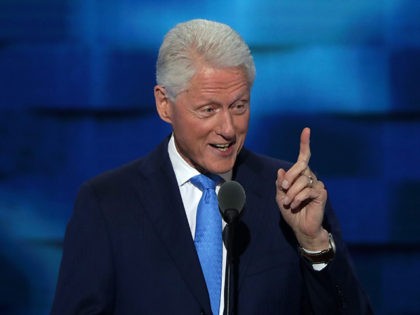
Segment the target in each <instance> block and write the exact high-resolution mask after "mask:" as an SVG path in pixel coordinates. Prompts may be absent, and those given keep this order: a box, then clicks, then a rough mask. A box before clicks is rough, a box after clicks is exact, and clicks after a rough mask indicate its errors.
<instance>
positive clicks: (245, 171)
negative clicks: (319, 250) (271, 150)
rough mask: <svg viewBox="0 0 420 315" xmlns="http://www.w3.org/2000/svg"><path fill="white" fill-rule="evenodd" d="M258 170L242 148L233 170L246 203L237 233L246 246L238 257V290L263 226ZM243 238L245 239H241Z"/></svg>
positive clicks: (261, 196) (264, 201)
mask: <svg viewBox="0 0 420 315" xmlns="http://www.w3.org/2000/svg"><path fill="white" fill-rule="evenodd" d="M260 171H261V170H260V169H259V165H258V163H255V161H251V158H249V152H248V151H247V150H246V149H243V150H242V151H241V153H240V154H239V156H238V160H237V163H236V167H235V170H234V180H236V181H238V182H239V183H240V184H241V185H242V186H243V187H244V190H245V192H246V204H245V207H244V210H243V215H242V217H241V222H242V223H241V225H242V228H241V229H240V230H241V232H239V233H242V235H241V236H240V239H241V240H240V243H247V246H243V245H242V246H243V247H244V249H243V250H242V253H240V257H239V260H240V263H239V270H238V278H239V279H238V282H237V283H238V290H240V287H241V284H242V282H243V280H244V275H245V272H246V269H247V268H248V265H249V262H250V261H252V260H253V259H255V255H256V253H255V249H256V248H257V247H258V245H256V244H255V243H256V239H258V234H259V233H260V232H261V229H262V228H263V224H262V222H264V211H259V210H260V209H262V208H264V204H266V202H267V200H265V199H264V196H263V194H262V193H261V189H260V185H261V183H260V181H261V178H260V177H259V176H258V174H259V173H260ZM248 233H249V234H248ZM243 238H245V239H246V240H243Z"/></svg>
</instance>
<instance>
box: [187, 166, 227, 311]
mask: <svg viewBox="0 0 420 315" xmlns="http://www.w3.org/2000/svg"><path fill="white" fill-rule="evenodd" d="M216 181H217V178H215V179H214V180H213V179H211V178H209V177H207V176H206V175H203V174H200V175H197V176H194V177H193V178H191V182H192V184H193V185H194V186H196V187H197V188H198V189H200V190H201V191H202V192H203V195H202V196H201V199H200V202H199V203H198V208H197V221H196V228H195V237H194V244H195V248H196V250H197V254H198V257H199V259H200V264H201V269H202V270H203V273H204V278H205V280H206V284H207V290H208V291H209V295H210V303H211V309H212V312H213V314H219V307H220V292H221V291H220V290H221V283H222V246H223V245H222V219H221V215H220V213H219V206H218V202H217V196H216V191H215V187H216V185H217V182H216Z"/></svg>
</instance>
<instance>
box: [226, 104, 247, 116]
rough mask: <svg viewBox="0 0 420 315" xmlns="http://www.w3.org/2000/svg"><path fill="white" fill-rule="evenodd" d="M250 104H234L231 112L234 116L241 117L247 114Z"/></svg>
mask: <svg viewBox="0 0 420 315" xmlns="http://www.w3.org/2000/svg"><path fill="white" fill-rule="evenodd" d="M248 107H249V104H248V102H238V103H235V104H233V105H232V106H231V107H230V110H231V111H232V113H233V114H235V115H240V114H243V113H245V112H246V111H247V110H248Z"/></svg>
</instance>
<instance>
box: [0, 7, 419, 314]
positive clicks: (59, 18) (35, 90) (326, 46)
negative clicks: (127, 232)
mask: <svg viewBox="0 0 420 315" xmlns="http://www.w3.org/2000/svg"><path fill="white" fill-rule="evenodd" d="M419 16H420V1H418V0H394V1H393V0H382V1H379V0H378V1H364V0H356V1H347V2H343V1H316V2H312V1H302V0H300V1H296V0H281V1H279V0H266V1H256V0H254V1H231V2H230V3H229V4H226V3H225V1H221V0H212V1H197V2H196V1H191V0H186V1H183V2H182V3H180V2H179V1H173V0H164V1H159V2H156V1H151V0H143V1H140V0H102V1H99V0H96V1H95V0H59V1H57V0H43V1H37V0H2V1H1V2H0V314H7V315H18V314H25V315H35V314H46V313H47V312H48V309H49V307H50V304H51V300H52V295H53V292H54V287H55V282H56V277H57V271H58V265H59V261H60V258H61V247H60V246H61V241H62V237H63V233H64V230H65V225H66V223H67V220H68V218H69V216H70V214H71V211H72V204H73V201H74V197H75V195H76V193H77V189H78V186H79V185H80V184H81V182H82V181H84V180H85V179H87V178H89V177H91V176H93V175H95V174H97V173H99V172H101V171H103V170H106V169H108V168H112V167H115V166H117V165H119V164H121V163H124V162H126V161H129V160H131V159H134V158H137V157H138V156H140V155H143V154H145V153H146V152H147V151H149V150H150V149H151V148H153V147H154V146H155V144H156V143H157V142H158V141H160V139H161V138H162V137H163V136H165V135H166V134H168V132H169V128H168V126H166V125H165V124H164V123H163V122H161V121H159V119H158V118H157V116H156V114H155V110H154V100H153V85H154V64H155V59H156V55H157V50H158V47H159V44H160V42H161V40H162V37H163V35H164V34H165V32H166V31H167V30H168V29H169V28H170V27H172V26H173V25H174V24H176V23H178V22H181V21H184V20H187V19H190V18H196V17H202V18H209V19H216V20H219V21H222V22H226V23H228V24H230V25H231V26H233V27H234V28H235V29H236V30H237V31H239V32H240V33H241V34H242V35H243V37H244V38H245V40H246V41H247V42H248V43H249V44H250V46H251V49H252V51H253V54H254V56H255V62H256V66H257V78H256V83H255V86H254V89H253V99H252V121H251V127H250V134H249V137H248V140H247V145H248V146H249V147H251V148H253V149H254V150H257V151H259V152H261V153H266V154H269V155H273V156H276V157H280V158H285V159H289V160H294V159H295V158H296V156H297V152H298V144H299V133H300V130H301V129H302V128H303V127H305V126H310V127H311V128H312V141H311V143H312V150H313V154H312V160H311V165H312V168H314V169H315V170H316V171H317V172H318V173H319V176H320V177H321V178H322V180H324V181H325V183H326V184H327V186H328V190H329V193H330V197H331V199H332V202H333V205H334V206H335V208H336V211H337V214H338V216H339V217H340V219H341V224H342V229H343V234H344V237H345V239H346V240H347V241H348V243H349V246H350V249H351V251H352V253H353V257H354V261H355V265H356V268H357V270H358V273H359V276H360V279H361V281H362V282H363V284H364V286H365V288H366V290H367V292H368V293H369V295H370V297H371V300H372V303H373V305H374V307H375V309H376V311H377V313H378V314H387V315H391V314H407V315H408V314H420V289H419V288H418V281H419V279H420V271H419V270H420V233H419V230H420V223H419V219H420V214H419V211H418V210H419V209H420V168H419V167H418V164H419V159H420V145H419V136H420V124H419V122H420V18H419Z"/></svg>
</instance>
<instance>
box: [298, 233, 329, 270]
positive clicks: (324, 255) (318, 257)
mask: <svg viewBox="0 0 420 315" xmlns="http://www.w3.org/2000/svg"><path fill="white" fill-rule="evenodd" d="M328 238H329V243H330V247H329V248H328V249H324V250H323V251H320V252H315V253H311V252H308V251H307V250H305V249H304V248H302V247H299V252H300V254H301V255H302V257H304V258H305V259H307V260H308V261H309V262H310V263H312V264H326V263H329V262H330V261H331V260H332V259H333V258H334V256H335V243H334V238H333V236H332V234H331V233H329V234H328Z"/></svg>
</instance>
